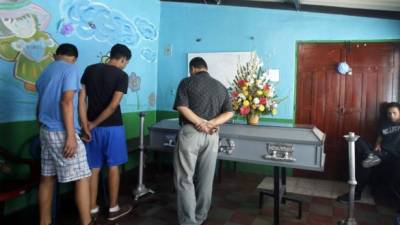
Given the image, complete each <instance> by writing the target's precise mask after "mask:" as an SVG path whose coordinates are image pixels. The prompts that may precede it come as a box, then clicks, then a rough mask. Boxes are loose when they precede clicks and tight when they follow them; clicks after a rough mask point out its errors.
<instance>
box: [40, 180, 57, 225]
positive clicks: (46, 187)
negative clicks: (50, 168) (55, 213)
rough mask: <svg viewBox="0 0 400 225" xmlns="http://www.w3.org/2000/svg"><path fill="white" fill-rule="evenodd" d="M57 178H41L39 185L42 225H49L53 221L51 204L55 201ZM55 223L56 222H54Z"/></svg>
mask: <svg viewBox="0 0 400 225" xmlns="http://www.w3.org/2000/svg"><path fill="white" fill-rule="evenodd" d="M55 182H56V177H55V176H41V177H40V184H39V194H38V195H39V216H40V222H39V224H40V225H49V224H50V223H51V222H52V221H51V203H52V200H53V191H54V184H55ZM54 222H55V221H54Z"/></svg>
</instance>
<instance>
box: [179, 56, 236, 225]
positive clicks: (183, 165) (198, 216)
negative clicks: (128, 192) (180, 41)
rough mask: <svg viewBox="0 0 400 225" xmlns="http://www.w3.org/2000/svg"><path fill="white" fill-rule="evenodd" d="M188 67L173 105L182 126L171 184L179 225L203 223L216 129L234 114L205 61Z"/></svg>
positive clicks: (197, 60)
mask: <svg viewBox="0 0 400 225" xmlns="http://www.w3.org/2000/svg"><path fill="white" fill-rule="evenodd" d="M189 66H190V74H191V76H190V77H188V78H185V79H183V80H182V81H181V82H180V84H179V87H178V91H177V94H176V99H175V104H174V109H175V110H177V111H178V112H179V114H180V119H181V126H182V128H181V130H180V131H179V135H178V142H177V147H176V149H175V152H174V169H175V177H174V179H175V180H174V181H175V186H176V190H177V196H178V206H177V207H178V221H179V223H180V224H181V225H198V224H202V223H203V222H204V221H205V220H206V218H207V214H208V210H209V209H210V205H211V196H212V185H213V179H214V171H215V164H216V161H217V154H218V141H219V136H218V126H219V125H221V124H223V123H225V122H226V121H227V120H229V119H230V118H231V117H232V116H233V113H232V105H231V101H230V97H229V94H228V91H227V90H226V88H225V87H224V86H223V85H222V84H221V83H220V82H219V81H217V80H215V79H213V78H212V77H211V76H210V75H209V74H208V73H207V64H206V62H205V61H204V60H203V59H202V58H199V57H197V58H194V59H192V60H191V61H190V64H189ZM195 173H196V178H197V183H196V185H194V184H193V176H194V174H195Z"/></svg>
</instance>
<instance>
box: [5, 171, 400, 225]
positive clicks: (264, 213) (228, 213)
mask: <svg viewBox="0 0 400 225" xmlns="http://www.w3.org/2000/svg"><path fill="white" fill-rule="evenodd" d="M159 171H163V172H159ZM171 176H172V173H171V171H170V170H165V169H163V170H152V169H150V168H149V167H148V168H146V174H145V178H146V180H147V181H146V185H147V186H148V187H151V188H152V189H154V190H155V191H156V192H157V193H156V194H155V195H153V196H147V197H145V198H142V199H141V200H139V201H138V202H136V203H134V205H135V209H134V211H133V212H132V213H130V214H129V215H127V216H126V217H124V218H122V219H121V220H119V221H117V223H118V224H120V225H125V224H126V225H127V224H131V225H177V220H176V197H175V193H174V191H173V185H172V180H171ZM135 177H136V176H135V175H134V174H132V173H127V174H125V175H124V176H123V182H122V183H123V184H122V190H121V192H122V193H121V195H122V197H121V202H128V203H133V200H132V197H131V191H132V188H133V187H134V186H135V185H136V178H135ZM263 178H264V176H263V175H260V174H250V173H240V172H236V173H234V172H231V171H224V176H223V179H222V181H221V183H216V184H215V188H214V194H213V196H214V198H213V205H212V209H211V211H210V213H209V218H208V221H207V223H206V224H207V225H270V224H273V217H272V215H273V203H272V200H271V199H270V198H269V199H268V198H266V201H265V203H264V207H263V209H262V210H259V209H258V191H257V189H256V188H257V186H258V184H259V183H260V182H261V181H262V180H263ZM384 193H385V191H382V192H381V194H379V196H381V197H379V196H378V197H379V198H377V199H376V200H377V201H376V202H377V204H376V205H370V204H356V219H357V222H358V224H359V225H393V220H394V218H395V217H396V215H398V214H397V213H396V210H397V208H396V207H397V206H394V205H395V204H396V202H395V201H394V200H393V198H391V196H387V195H386V194H384ZM385 196H386V197H385ZM297 197H298V198H300V199H302V200H303V218H302V219H301V220H298V219H297V218H296V216H297V205H296V204H294V203H290V202H287V203H286V205H283V206H282V208H281V225H334V224H337V221H339V220H341V219H343V218H345V217H346V214H347V208H346V206H345V205H342V204H339V203H337V202H335V200H334V199H329V198H321V197H311V196H297ZM72 199H73V198H71V196H69V198H68V196H67V198H63V199H62V201H61V204H62V205H61V207H60V219H59V224H62V225H64V224H65V225H67V224H76V221H77V215H76V211H75V207H74V205H73V201H72ZM32 221H37V206H35V207H33V209H29V210H26V211H24V212H21V213H19V214H15V215H12V217H8V218H6V221H5V223H4V224H12V225H14V224H36V223H34V222H32ZM98 222H99V223H100V224H112V223H107V222H106V221H105V220H104V219H103V218H99V220H98Z"/></svg>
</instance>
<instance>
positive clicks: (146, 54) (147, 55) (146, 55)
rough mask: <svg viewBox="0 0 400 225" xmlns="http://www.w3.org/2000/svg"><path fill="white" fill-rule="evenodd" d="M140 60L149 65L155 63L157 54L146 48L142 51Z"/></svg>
mask: <svg viewBox="0 0 400 225" xmlns="http://www.w3.org/2000/svg"><path fill="white" fill-rule="evenodd" d="M140 58H142V59H143V60H145V61H146V62H148V63H155V62H156V59H157V53H156V52H155V51H154V50H152V49H150V48H144V49H142V50H141V51H140Z"/></svg>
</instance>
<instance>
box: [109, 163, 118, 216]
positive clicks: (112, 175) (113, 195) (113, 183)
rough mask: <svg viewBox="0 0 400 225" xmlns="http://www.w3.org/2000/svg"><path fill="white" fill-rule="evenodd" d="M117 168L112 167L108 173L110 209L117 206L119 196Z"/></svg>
mask: <svg viewBox="0 0 400 225" xmlns="http://www.w3.org/2000/svg"><path fill="white" fill-rule="evenodd" d="M119 176H120V175H119V167H118V166H112V167H110V168H109V171H108V190H109V192H110V193H109V195H110V208H113V207H115V206H116V205H117V204H118V194H119V179H120V177H119Z"/></svg>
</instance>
